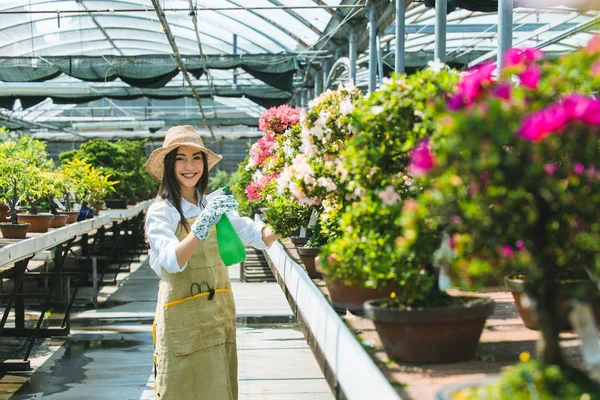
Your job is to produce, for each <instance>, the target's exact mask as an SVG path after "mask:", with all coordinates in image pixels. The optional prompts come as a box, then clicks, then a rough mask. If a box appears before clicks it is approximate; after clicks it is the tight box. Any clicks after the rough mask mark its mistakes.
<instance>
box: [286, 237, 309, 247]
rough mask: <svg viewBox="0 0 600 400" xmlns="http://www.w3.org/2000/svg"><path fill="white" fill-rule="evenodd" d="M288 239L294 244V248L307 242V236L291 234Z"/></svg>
mask: <svg viewBox="0 0 600 400" xmlns="http://www.w3.org/2000/svg"><path fill="white" fill-rule="evenodd" d="M290 240H291V241H292V243H293V244H294V246H296V248H299V247H303V246H304V245H305V244H306V243H307V242H308V238H307V237H300V236H292V237H290Z"/></svg>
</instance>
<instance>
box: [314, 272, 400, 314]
mask: <svg viewBox="0 0 600 400" xmlns="http://www.w3.org/2000/svg"><path fill="white" fill-rule="evenodd" d="M325 285H326V286H327V291H328V292H329V297H331V303H332V306H333V308H334V310H336V311H337V312H339V313H345V312H346V309H347V310H348V311H350V312H351V313H352V314H356V315H362V313H363V303H364V302H365V301H368V300H373V299H378V298H381V297H390V294H391V293H392V292H399V291H400V290H402V289H401V288H399V287H398V286H397V285H396V284H395V283H392V282H390V283H388V284H387V285H386V286H385V287H384V288H383V289H381V290H378V289H371V288H364V287H362V286H360V285H352V286H347V285H344V284H343V283H339V282H330V281H329V280H328V279H327V277H325Z"/></svg>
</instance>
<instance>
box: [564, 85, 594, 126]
mask: <svg viewBox="0 0 600 400" xmlns="http://www.w3.org/2000/svg"><path fill="white" fill-rule="evenodd" d="M561 103H562V104H563V106H564V107H565V108H566V110H567V113H568V116H569V122H570V121H578V120H579V121H583V122H585V123H586V124H588V125H600V101H599V100H594V99H592V98H590V97H588V96H584V95H582V94H579V93H573V94H570V95H568V96H566V97H565V98H564V99H563V100H562V102H561Z"/></svg>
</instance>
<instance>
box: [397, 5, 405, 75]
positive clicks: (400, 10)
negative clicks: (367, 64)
mask: <svg viewBox="0 0 600 400" xmlns="http://www.w3.org/2000/svg"><path fill="white" fill-rule="evenodd" d="M405 35H406V4H404V0H396V59H395V61H396V63H395V71H396V73H398V74H403V73H404V48H405V43H406V37H405Z"/></svg>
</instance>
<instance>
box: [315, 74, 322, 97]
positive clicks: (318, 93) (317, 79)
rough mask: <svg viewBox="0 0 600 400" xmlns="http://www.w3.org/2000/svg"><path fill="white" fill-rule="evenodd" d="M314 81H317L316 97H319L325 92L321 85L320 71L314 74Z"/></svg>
mask: <svg viewBox="0 0 600 400" xmlns="http://www.w3.org/2000/svg"><path fill="white" fill-rule="evenodd" d="M313 79H314V81H315V97H317V96H318V95H320V94H321V92H322V91H323V88H322V84H321V73H320V72H319V71H315V72H313Z"/></svg>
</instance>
